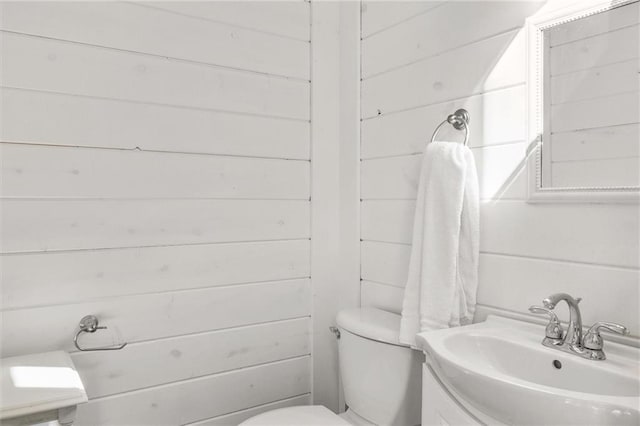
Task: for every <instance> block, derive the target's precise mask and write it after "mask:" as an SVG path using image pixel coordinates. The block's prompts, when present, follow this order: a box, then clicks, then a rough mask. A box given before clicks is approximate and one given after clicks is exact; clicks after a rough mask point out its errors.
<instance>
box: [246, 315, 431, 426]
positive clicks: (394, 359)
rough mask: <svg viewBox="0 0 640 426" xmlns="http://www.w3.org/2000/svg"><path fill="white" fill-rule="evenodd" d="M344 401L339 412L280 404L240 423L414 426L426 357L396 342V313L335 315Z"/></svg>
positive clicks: (258, 425) (249, 425)
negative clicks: (345, 408) (286, 406)
mask: <svg viewBox="0 0 640 426" xmlns="http://www.w3.org/2000/svg"><path fill="white" fill-rule="evenodd" d="M336 322H337V324H338V328H339V329H340V340H339V344H338V352H339V357H340V375H341V377H342V385H343V387H344V397H345V402H346V404H347V406H348V407H349V409H348V410H347V411H346V412H345V413H344V414H342V415H340V416H338V415H337V414H334V413H333V412H332V411H330V410H328V409H327V408H325V407H322V406H318V405H313V406H301V407H290V408H281V409H278V410H272V411H268V412H266V413H262V414H259V415H257V416H255V417H252V418H250V419H248V420H246V421H245V422H243V423H242V426H266V425H269V426H276V425H278V426H288V425H291V426H293V425H297V426H348V425H358V426H359V425H370V426H371V425H379V426H388V425H393V426H415V425H419V424H420V412H421V404H422V398H421V393H422V392H421V391H422V388H421V381H422V373H421V368H422V363H423V362H424V356H423V354H422V353H421V352H419V351H416V350H412V349H411V348H409V347H407V346H405V345H402V344H400V342H399V341H398V335H399V331H400V316H399V315H396V314H392V313H389V312H385V311H381V310H379V309H374V308H356V309H347V310H344V311H341V312H339V313H338V316H337V318H336Z"/></svg>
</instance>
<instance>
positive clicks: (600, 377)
mask: <svg viewBox="0 0 640 426" xmlns="http://www.w3.org/2000/svg"><path fill="white" fill-rule="evenodd" d="M544 338H545V327H544V326H540V325H536V324H532V323H528V322H523V321H518V320H513V319H507V318H502V317H497V316H489V317H488V318H487V320H486V321H485V322H482V323H479V324H474V325H470V326H465V327H457V328H451V329H445V330H437V331H431V332H426V333H422V334H419V335H418V342H419V345H420V346H421V348H422V349H423V350H424V352H425V354H426V363H425V365H424V368H423V391H422V397H423V406H422V424H423V425H425V426H426V425H439V426H441V425H479V424H491V425H509V424H517V425H541V424H548V425H550V424H563V425H586V424H589V425H595V424H598V425H617V426H624V425H638V423H639V422H640V362H639V360H640V350H639V349H638V348H634V347H631V346H625V345H621V344H617V343H612V342H610V341H606V338H605V344H604V351H605V352H606V358H607V359H606V360H596V359H586V358H583V357H582V356H577V355H576V354H574V353H568V352H565V351H562V350H557V349H553V348H549V347H545V346H543V344H542V340H543V339H544Z"/></svg>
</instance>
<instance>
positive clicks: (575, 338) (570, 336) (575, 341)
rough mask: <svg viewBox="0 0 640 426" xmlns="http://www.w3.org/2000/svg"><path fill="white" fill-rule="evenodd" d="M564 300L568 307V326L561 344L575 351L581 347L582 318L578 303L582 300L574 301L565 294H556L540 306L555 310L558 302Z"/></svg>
mask: <svg viewBox="0 0 640 426" xmlns="http://www.w3.org/2000/svg"><path fill="white" fill-rule="evenodd" d="M562 300H564V301H565V302H567V305H569V326H568V327H567V334H565V336H564V339H563V343H564V344H565V345H567V344H568V345H569V346H570V347H571V348H575V349H577V348H578V347H580V346H581V345H582V316H581V315H580V307H579V306H578V303H580V301H581V300H582V299H581V298H580V297H578V298H577V299H574V298H573V297H571V296H569V295H568V294H567V293H556V294H552V295H551V296H549V297H547V298H546V299H544V300H543V301H542V304H543V305H544V306H545V307H546V308H547V309H555V307H556V305H557V304H558V302H560V301H562Z"/></svg>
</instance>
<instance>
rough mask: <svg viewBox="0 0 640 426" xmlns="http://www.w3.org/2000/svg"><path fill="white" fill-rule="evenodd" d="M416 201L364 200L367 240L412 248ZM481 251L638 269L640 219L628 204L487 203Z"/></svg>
mask: <svg viewBox="0 0 640 426" xmlns="http://www.w3.org/2000/svg"><path fill="white" fill-rule="evenodd" d="M414 209H415V202H414V201H406V200H389V201H382V200H380V201H364V202H363V203H362V238H363V239H365V240H373V241H386V242H397V243H405V244H410V243H411V228H412V227H413V215H414ZM480 229H481V230H482V232H481V235H480V250H481V251H483V252H488V253H504V254H513V255H519V256H529V257H540V258H547V259H555V260H568V261H576V262H585V263H594V264H602V265H616V266H624V267H634V268H637V267H638V266H640V265H639V263H640V261H639V259H640V257H639V254H640V253H639V252H638V242H637V237H638V234H639V232H640V217H638V215H637V210H636V209H634V208H633V207H632V206H626V205H595V204H594V205H576V204H528V203H526V202H521V201H500V202H495V203H491V202H489V203H483V204H482V205H481V215H480Z"/></svg>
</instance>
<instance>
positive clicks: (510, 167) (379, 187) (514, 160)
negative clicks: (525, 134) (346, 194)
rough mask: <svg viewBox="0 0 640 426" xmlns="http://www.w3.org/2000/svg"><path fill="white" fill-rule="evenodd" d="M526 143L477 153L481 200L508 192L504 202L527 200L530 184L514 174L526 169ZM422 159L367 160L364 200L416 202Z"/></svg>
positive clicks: (362, 192) (364, 165) (362, 177)
mask: <svg viewBox="0 0 640 426" xmlns="http://www.w3.org/2000/svg"><path fill="white" fill-rule="evenodd" d="M525 149H526V147H525V143H524V142H522V143H516V144H509V145H500V146H494V147H488V148H478V149H474V150H473V154H474V156H475V158H476V166H477V169H478V180H479V185H480V197H481V198H486V199H489V198H492V197H493V196H495V195H496V194H499V193H502V192H504V191H505V190H506V189H508V190H509V191H508V195H507V196H505V195H504V194H502V197H501V198H503V199H504V198H506V197H509V198H518V199H524V198H525V197H526V185H525V183H526V180H525V179H516V177H515V176H514V173H515V172H517V171H518V170H521V169H522V167H524V161H525V155H526V154H525ZM422 157H423V156H422V155H421V154H418V155H409V156H401V157H388V158H379V159H372V160H364V161H362V165H361V171H362V174H361V180H362V185H361V197H362V198H363V199H415V198H416V196H417V190H418V181H419V178H420V168H421V167H422Z"/></svg>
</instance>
